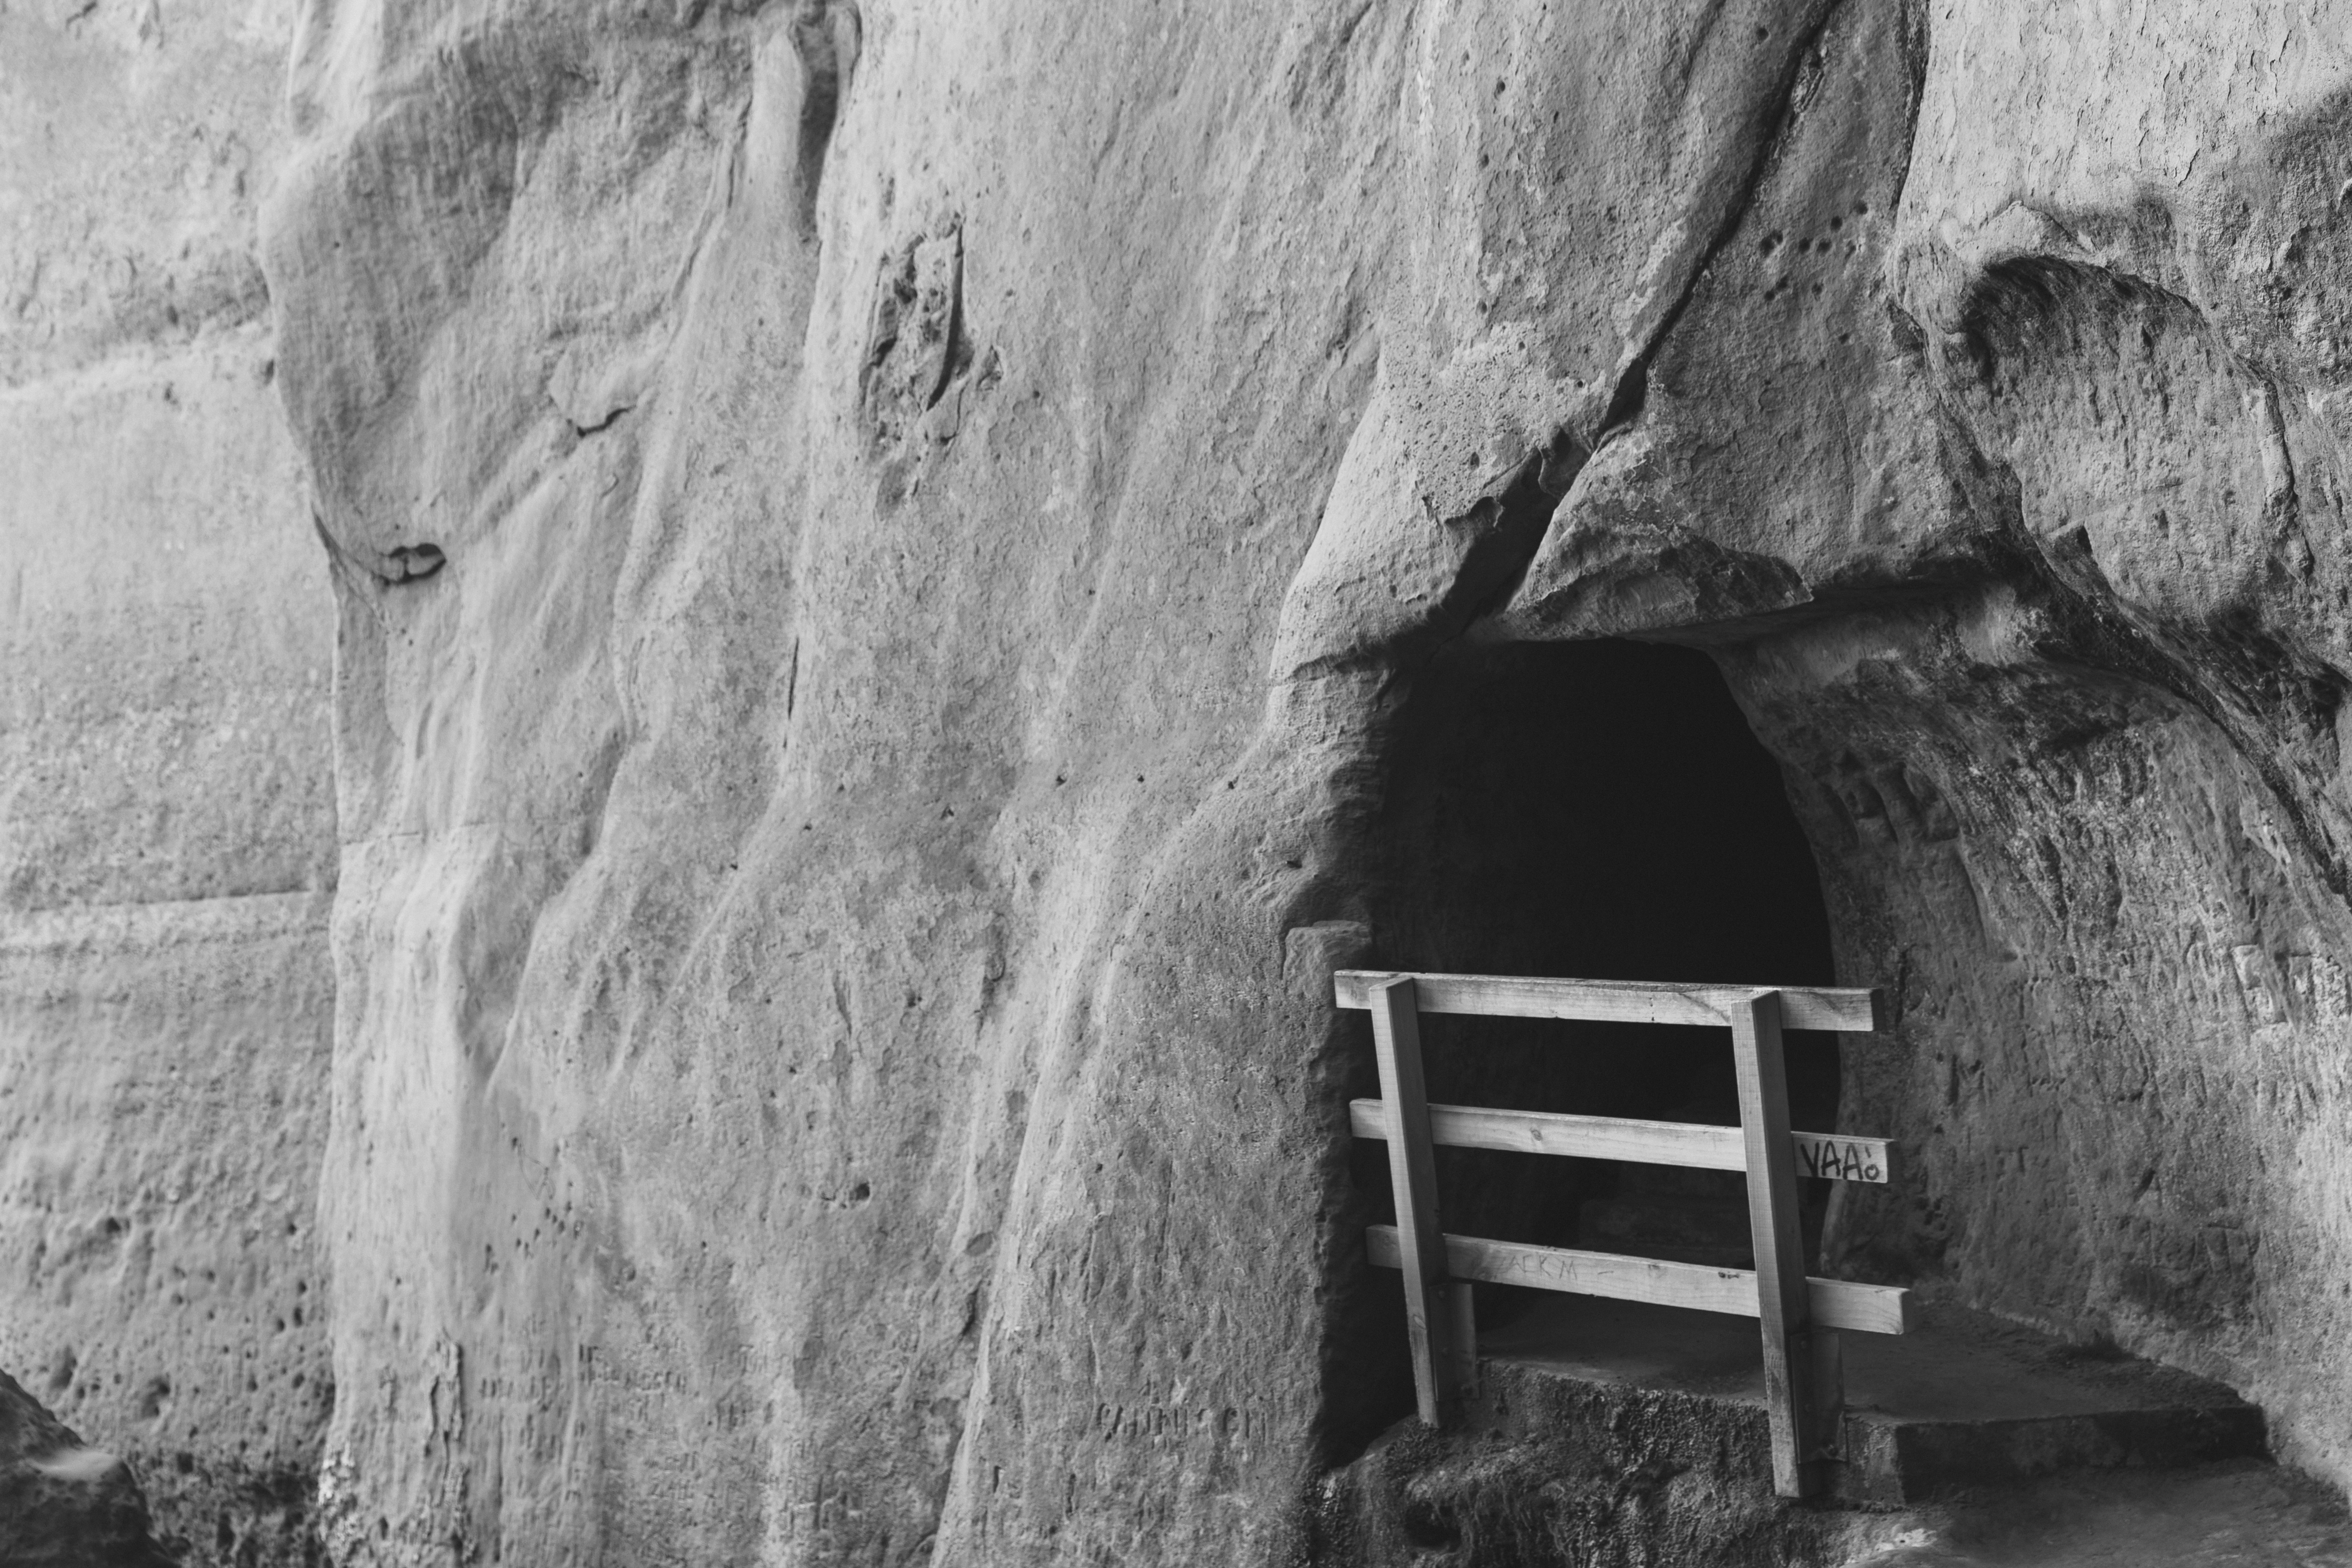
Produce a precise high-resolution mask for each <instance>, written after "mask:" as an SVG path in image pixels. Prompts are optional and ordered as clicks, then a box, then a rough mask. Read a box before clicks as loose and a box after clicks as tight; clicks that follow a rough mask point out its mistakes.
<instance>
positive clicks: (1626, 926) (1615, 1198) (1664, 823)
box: [1353, 640, 1839, 1321]
mask: <svg viewBox="0 0 2352 1568" xmlns="http://www.w3.org/2000/svg"><path fill="white" fill-rule="evenodd" d="M1397 722H1398V729H1397V731H1396V734H1395V739H1394V742H1393V744H1392V747H1391V752H1390V762H1391V769H1390V772H1389V774H1388V779H1387V793H1386V795H1385V801H1384V807H1383V816H1382V819H1381V825H1380V836H1381V844H1382V846H1383V855H1384V860H1385V863H1384V865H1383V868H1382V871H1383V879H1382V883H1381V887H1382V892H1381V903H1380V908H1379V909H1378V910H1377V921H1376V928H1375V929H1376V931H1377V939H1378V952H1379V955H1380V958H1379V962H1380V963H1381V964H1382V965H1383V966H1387V967H1394V968H1404V969H1420V970H1451V971H1463V972H1479V973H1506V974H1534V975H1560V976H1573V977H1580V978H1590V979H1615V980H1664V981H1693V982H1734V983H1741V982H1745V983H1755V984H1771V983H1780V984H1832V983H1834V981H1835V979H1836V976H1835V973H1834V969H1833V966H1832V958H1831V946H1830V936H1829V925H1828V917H1827V915H1826V913H1825V911H1824V910H1823V907H1822V894H1821V888H1820V883H1819V879H1818V876H1817V873H1816V870H1815V867H1814V862H1813V856H1812V850H1811V847H1810V845H1809V844H1808V843H1807V842H1806V839H1805V837H1804V834H1803V832H1802V830H1801V828H1800V827H1799V826H1798V824H1797V821H1796V818H1795V816H1794V815H1793V814H1792V813H1791V812H1790V807H1789V804H1788V799H1787V796H1786V795H1785V794H1784V791H1783V787H1782V780H1781V774H1780V764H1779V763H1777V762H1775V761H1774V759H1773V758H1772V757H1771V756H1770V754H1769V753H1768V752H1766V751H1765V750H1764V748H1763V747H1762V746H1761V745H1759V743H1758V742H1757V741H1756V738H1755V736H1754V735H1753V734H1752V733H1751V732H1750V731H1749V729H1748V723H1747V721H1746V720H1745V718H1744V717H1743V716H1742V715H1741V713H1740V711H1739V709H1738V705H1737V704H1736V703H1735V701H1734V700H1733V699H1732V696H1731V693H1730V690H1729V689H1728V688H1727V686H1726V685H1725V683H1724V680H1723V678H1722V676H1721V675H1720V674H1719V673H1718V672H1717V669H1716V667H1715V665H1714V663H1713V661H1712V660H1710V659H1709V658H1707V657H1706V654H1704V653H1702V652H1700V651H1698V650H1696V649H1694V648H1689V647H1672V646H1665V645H1660V644H1643V643H1633V642H1626V641H1618V640H1606V641H1592V642H1580V643H1515V644H1502V645H1486V646H1475V645H1468V644H1456V645H1454V647H1452V648H1449V649H1447V650H1445V651H1444V652H1443V653H1441V654H1440V655H1439V656H1438V657H1437V658H1435V659H1434V660H1433V664H1432V666H1431V668H1429V669H1428V670H1427V671H1426V672H1425V673H1424V674H1423V676H1422V678H1421V679H1419V680H1418V681H1416V683H1415V685H1414V688H1413V690H1412V694H1411V696H1410V698H1409V699H1408V700H1407V702H1406V704H1405V706H1404V708H1403V710H1402V712H1401V713H1400V715H1399V718H1398V721H1397ZM1422 1037H1423V1047H1424V1050H1423V1055H1424V1060H1425V1064H1426V1071H1427V1079H1428V1089H1429V1094H1430V1098H1431V1099H1432V1100H1433V1101H1437V1102H1450V1103H1455V1104H1469V1105H1491V1106H1502V1107H1510V1108H1515V1109H1520V1110H1563V1111H1583V1112H1588V1113H1592V1114H1598V1115H1606V1116H1632V1117H1646V1118H1654V1119H1657V1120H1662V1121H1704V1122H1714V1123H1717V1124H1722V1125H1736V1124H1737V1122H1738V1104H1737V1100H1736V1096H1735V1092H1734V1087H1733V1078H1732V1068H1731V1053H1730V1040H1729V1035H1728V1033H1727V1031H1724V1030H1716V1029H1685V1028H1669V1027H1663V1026H1644V1025H1610V1024H1580V1023H1561V1022H1556V1021H1551V1020H1536V1019H1498V1018H1454V1017H1440V1016H1425V1017H1424V1018H1423V1026H1422ZM1370 1057H1371V1053H1370V1031H1369V1027H1368V1028H1367V1029H1366V1031H1365V1046H1364V1049H1363V1051H1362V1058H1363V1059H1362V1062H1361V1064H1360V1067H1361V1071H1360V1079H1361V1080H1362V1083H1363V1085H1364V1087H1361V1088H1359V1089H1357V1090H1356V1092H1358V1093H1360V1094H1364V1095H1377V1094H1378V1093H1379V1089H1378V1087H1377V1079H1376V1078H1375V1077H1374V1076H1373V1070H1374V1069H1373V1067H1372V1063H1371V1059H1370ZM1788 1059H1789V1079H1790V1110H1791V1113H1792V1119H1793V1121H1794V1122H1795V1124H1796V1125H1797V1126H1799V1127H1804V1128H1812V1129H1818V1130H1822V1131H1828V1130H1832V1129H1834V1128H1835V1126H1836V1116H1837V1102H1838V1089H1839V1078H1838V1057H1837V1042H1836V1038H1835V1037H1833V1036H1827V1035H1820V1034H1811V1033H1791V1034H1790V1036H1789V1037H1788ZM1353 1158H1354V1176H1355V1182H1356V1186H1357V1189H1358V1191H1359V1192H1360V1194H1361V1195H1362V1197H1363V1199H1364V1201H1365V1202H1366V1204H1367V1205H1368V1206H1369V1207H1370V1208H1371V1209H1373V1210H1375V1211H1377V1213H1378V1215H1379V1217H1381V1218H1382V1219H1386V1218H1389V1217H1391V1211H1390V1204H1389V1195H1388V1178H1387V1167H1386V1163H1385V1160H1386V1152H1385V1146H1384V1145H1382V1144H1380V1143H1376V1142H1366V1143H1362V1144H1360V1145H1358V1146H1357V1149H1356V1151H1355V1153H1354V1156H1353ZM1804 1185H1805V1186H1806V1188H1807V1189H1809V1190H1808V1192H1807V1194H1806V1197H1807V1209H1808V1213H1809V1217H1810V1218H1811V1222H1812V1225H1811V1227H1809V1228H1813V1229H1815V1230H1817V1227H1818V1224H1819V1219H1820V1212H1821V1208H1822V1203H1823V1201H1824V1199H1825V1197H1826V1191H1825V1189H1826V1188H1827V1186H1828V1185H1829V1184H1827V1183H1811V1182H1809V1183H1806V1184H1804ZM1438 1186H1439V1192H1440V1201H1441V1222H1442V1224H1443V1225H1444V1228H1445V1229H1447V1230H1449V1231H1454V1232H1459V1233H1463V1234H1469V1235H1476V1236H1486V1237H1496V1238H1498V1239H1502V1240H1509V1241H1527V1242H1536V1243H1541V1244H1545V1245H1550V1246H1569V1247H1591V1248H1594V1249H1597V1250H1602V1251H1611V1252H1627V1253H1637V1254H1642V1255H1644V1256H1652V1257H1662V1258H1679V1259H1682V1260H1685V1261H1690V1262H1705V1263H1715V1264H1721V1265H1724V1266H1738V1267H1745V1266H1747V1265H1748V1263H1749V1262H1750V1259H1749V1257H1748V1240H1747V1219H1746V1210H1745V1202H1744V1198H1743V1196H1742V1178H1741V1177H1740V1176H1738V1174H1736V1173H1727V1172H1701V1171H1681V1170H1675V1169H1671V1168H1666V1167H1657V1166H1621V1165H1618V1164H1615V1163H1608V1162H1598V1161H1580V1160H1563V1159H1556V1158H1546V1157H1543V1156H1538V1155H1530V1154H1514V1153H1502V1152H1490V1151H1483V1150H1454V1149H1441V1150H1439V1151H1438ZM1518 1297H1519V1293H1517V1292H1515V1291H1511V1290H1508V1289H1499V1288H1495V1289H1490V1288H1488V1287H1483V1286H1482V1287H1481V1288H1480V1305H1479V1310H1480V1313H1481V1316H1482V1319H1484V1320H1486V1321H1502V1320H1504V1319H1507V1317H1508V1316H1509V1315H1510V1314H1511V1312H1512V1311H1513V1310H1514V1309H1515V1307H1516V1305H1517V1300H1518Z"/></svg>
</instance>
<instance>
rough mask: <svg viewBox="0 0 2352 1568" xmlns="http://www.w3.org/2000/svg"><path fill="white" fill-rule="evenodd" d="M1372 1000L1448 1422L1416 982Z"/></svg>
mask: <svg viewBox="0 0 2352 1568" xmlns="http://www.w3.org/2000/svg"><path fill="white" fill-rule="evenodd" d="M1371 1004H1372V1005H1371V1014H1372V1045H1373V1047H1374V1049H1375V1050H1376V1051H1377V1053H1378V1054H1379V1057H1380V1064H1381V1105H1382V1106H1383V1107H1384V1109H1385V1112H1386V1119H1387V1121H1388V1145H1389V1186H1390V1188H1391V1191H1393V1192H1394V1193H1395V1194H1396V1215H1397V1241H1398V1244H1399V1248H1400V1250H1401V1251H1402V1253H1403V1264H1404V1318H1405V1329H1406V1331H1407V1333H1408V1334H1409V1335H1410V1336H1411V1338H1412V1384H1413V1393H1414V1395H1415V1396H1416V1398H1417V1399H1418V1401H1419V1403H1420V1406H1421V1418H1422V1420H1423V1422H1425V1423H1427V1424H1428V1425H1429V1426H1444V1424H1445V1417H1446V1415H1447V1414H1448V1413H1449V1411H1450V1408H1451V1407H1452V1406H1453V1405H1454V1403H1455V1402H1456V1400H1457V1398H1458V1397H1459V1394H1460V1390H1461V1384H1460V1379H1459V1377H1458V1375H1457V1372H1456V1362H1457V1358H1456V1354H1455V1347H1454V1337H1453V1335H1452V1334H1451V1333H1450V1332H1449V1331H1448V1327H1447V1312H1446V1300H1445V1295H1444V1289H1443V1286H1444V1280H1445V1237H1444V1235H1443V1234H1442V1233H1440V1231H1439V1230H1438V1228H1437V1165H1436V1162H1435V1160H1434V1158H1433V1156H1432V1154H1431V1152H1430V1147H1431V1146H1430V1141H1429V1096H1428V1094H1427V1092H1426V1091H1425V1090H1424V1089H1423V1086H1422V1077H1421V1015H1420V1011H1419V1006H1418V1004H1417V1002H1416V1000H1415V997H1414V994H1413V984H1412V980H1411V979H1409V978H1408V979H1398V980H1386V981H1382V982H1380V983H1379V984H1375V985H1374V986H1373V987H1372V994H1371ZM1775 1038H1776V1039H1777V1036H1776V1037H1775ZM1782 1125H1783V1127H1784V1128H1785V1127H1786V1125H1787V1118H1786V1117H1785V1116H1784V1117H1783V1118H1782ZM1787 1143H1788V1135H1787V1133H1786V1131H1783V1132H1782V1134H1781V1144H1782V1157H1783V1158H1784V1159H1787V1158H1793V1156H1790V1154H1789V1152H1788V1150H1787ZM1792 1190H1793V1189H1792Z"/></svg>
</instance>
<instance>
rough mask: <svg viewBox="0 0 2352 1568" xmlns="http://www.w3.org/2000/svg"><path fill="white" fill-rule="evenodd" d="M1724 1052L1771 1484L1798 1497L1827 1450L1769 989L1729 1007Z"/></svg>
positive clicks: (1774, 1004) (1785, 1092) (1816, 1478)
mask: <svg viewBox="0 0 2352 1568" xmlns="http://www.w3.org/2000/svg"><path fill="white" fill-rule="evenodd" d="M1731 1054H1732V1058H1733V1062H1734V1065H1735V1066H1736V1067H1737V1068H1738V1074H1739V1126H1740V1131H1741V1132H1742V1134H1743V1135H1744V1137H1745V1139H1746V1142H1747V1145H1748V1229H1749V1232H1750V1234H1751V1235H1752V1236H1753V1237H1754V1238H1755V1242H1756V1307H1757V1316H1758V1317H1759V1319H1761V1320H1762V1323H1763V1333H1764V1401H1765V1405H1766V1406H1767V1407H1768V1409H1769V1411H1770V1414H1771V1420H1772V1485H1773V1489H1775V1490H1776V1491H1778V1492H1779V1493H1780V1495H1781V1496H1782V1497H1791V1498H1795V1497H1805V1496H1807V1495H1809V1494H1810V1493H1811V1492H1812V1491H1813V1490H1814V1489H1815V1488H1816V1487H1817V1486H1818V1484H1819V1482H1820V1479H1821V1475H1820V1469H1821V1467H1820V1465H1819V1463H1818V1460H1819V1459H1820V1458H1821V1456H1822V1452H1823V1451H1824V1450H1825V1449H1826V1448H1828V1447H1830V1446H1831V1441H1830V1434H1829V1431H1828V1427H1829V1426H1831V1425H1832V1419H1831V1418H1829V1417H1828V1416H1827V1414H1826V1412H1825V1411H1824V1410H1823V1408H1822V1406H1823V1405H1824V1404H1829V1403H1834V1402H1833V1401H1829V1400H1825V1399H1824V1397H1823V1390H1822V1388H1821V1386H1820V1383H1819V1378H1818V1373H1817V1370H1816V1366H1815V1355H1814V1343H1813V1327H1812V1306H1811V1300H1809V1296H1808V1291H1807V1289H1806V1286H1805V1237H1804V1230H1803V1227H1802V1226H1801V1224H1800V1222H1799V1217H1798V1210H1797V1162H1796V1153H1795V1151H1794V1149H1793V1148H1792V1146H1791V1145H1790V1141H1789V1078H1788V1072H1787V1069H1786V1068H1785V1066H1784V1065H1783V1062H1782V1058H1781V1051H1780V993H1779V992H1777V991H1759V992H1757V993H1755V994H1753V995H1752V996H1750V997H1749V998H1748V1000H1747V1001H1746V1002H1745V1003H1744V1004H1742V1005H1737V1006H1735V1007H1734V1008H1733V1009H1732V1013H1731ZM1824 1348H1827V1347H1824ZM1822 1370H1826V1369H1822Z"/></svg>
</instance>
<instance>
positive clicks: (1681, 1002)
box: [1332, 969, 1886, 1034]
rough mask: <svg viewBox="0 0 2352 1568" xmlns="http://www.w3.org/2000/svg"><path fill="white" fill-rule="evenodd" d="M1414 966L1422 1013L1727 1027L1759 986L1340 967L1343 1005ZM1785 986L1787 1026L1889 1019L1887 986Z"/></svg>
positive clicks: (1870, 1025) (1877, 1023)
mask: <svg viewBox="0 0 2352 1568" xmlns="http://www.w3.org/2000/svg"><path fill="white" fill-rule="evenodd" d="M1408 973H1409V974H1412V980H1413V987H1414V991H1415V994H1416V995H1417V997H1418V999H1419V1001H1420V1003H1421V1010H1422V1011H1423V1012H1424V1013H1470V1014H1476V1015H1480V1016H1486V1017H1504V1018H1576V1019H1581V1020H1584V1021H1587V1022H1591V1023H1606V1024H1697V1025H1701V1026H1707V1027H1713V1028H1728V1027H1730V1026H1731V1017H1730V1012H1729V1009H1730V1007H1731V1005H1732V1004H1733V1003H1735V1002H1738V1001H1740V1000H1742V999H1744V998H1746V997H1748V996H1749V995H1752V994H1754V993H1755V992H1756V991H1757V990H1758V989H1759V987H1757V986H1754V985H1670V984H1660V983H1658V982H1655V981H1647V980H1552V979H1547V978H1542V977H1538V976H1531V975H1511V974H1423V973H1417V972H1414V971H1410V970H1402V969H1397V970H1388V969H1342V970H1340V971H1339V973H1336V974H1334V975H1333V976H1332V980H1333V982H1334V984H1335V987H1336V989H1337V991H1338V993H1339V1005H1340V1006H1342V1007H1356V1008H1362V1007H1366V1006H1369V1005H1370V994H1371V988H1372V986H1373V985H1374V984H1376V983H1378V982H1380V981H1382V980H1393V979H1395V978H1396V977H1397V976H1399V975H1402V974H1408ZM1780 1022H1781V1026H1782V1027H1783V1028H1789V1029H1838V1030H1843V1031H1845V1032H1847V1033H1852V1034H1867V1033H1869V1032H1870V1031H1872V1030H1874V1029H1880V1028H1884V1027H1885V1024H1886V998H1885V993H1884V992H1880V991H1876V990H1863V989H1859V988H1855V987H1849V986H1832V985H1791V986H1784V987H1781V988H1780Z"/></svg>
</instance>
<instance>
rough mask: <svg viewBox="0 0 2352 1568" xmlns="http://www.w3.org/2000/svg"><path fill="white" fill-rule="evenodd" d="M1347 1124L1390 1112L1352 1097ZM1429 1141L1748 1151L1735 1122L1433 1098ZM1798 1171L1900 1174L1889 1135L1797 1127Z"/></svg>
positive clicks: (1740, 1164)
mask: <svg viewBox="0 0 2352 1568" xmlns="http://www.w3.org/2000/svg"><path fill="white" fill-rule="evenodd" d="M1348 1121H1349V1126H1350V1127H1351V1128H1352V1129H1353V1130H1354V1131H1355V1134H1356V1136H1357V1137H1359V1138H1385V1137H1386V1136H1387V1135H1388V1131H1387V1127H1388V1124H1387V1120H1386V1113H1385V1112H1384V1111H1383V1110H1382V1109H1381V1102H1380V1101H1379V1100H1350V1101H1349V1104H1348ZM1429 1135H1430V1141H1431V1142H1434V1143H1442V1144H1444V1145H1445V1146H1446V1147H1447V1148H1450V1149H1504V1150H1508V1151H1510V1152H1513V1153H1519V1154H1567V1155H1572V1156H1574V1157H1576V1158H1578V1159H1583V1160H1630V1161H1633V1162H1634V1163H1638V1164H1643V1165H1683V1166H1686V1167H1689V1168H1691V1169H1694V1170H1701V1171H1744V1170H1746V1169H1747V1168H1748V1160H1747V1153H1746V1151H1745V1149H1744V1148H1743V1146H1742V1145H1741V1143H1740V1133H1739V1129H1738V1128H1737V1127H1708V1126H1706V1125H1703V1124H1701V1123H1698V1122H1693V1121H1635V1120H1633V1118H1631V1117H1621V1116H1573V1115H1565V1114H1562V1113H1560V1112H1557V1111H1548V1110H1488V1109H1486V1108H1485V1107H1483V1106H1475V1105H1434V1104H1433V1105H1432V1106H1431V1107H1430V1108H1429ZM1789 1140H1790V1142H1791V1143H1793V1144H1795V1145H1796V1150H1797V1173H1798V1174H1799V1175H1802V1176H1827V1177H1830V1178H1832V1180H1835V1181H1843V1182H1875V1183H1878V1184H1882V1185H1883V1184H1885V1183H1886V1182H1887V1181H1888V1180H1889V1179H1891V1177H1892V1176H1893V1174H1894V1168H1893V1156H1894V1150H1893V1148H1892V1146H1891V1145H1889V1144H1888V1142H1886V1140H1885V1139H1884V1138H1847V1137H1842V1136H1839V1135H1837V1134H1834V1133H1828V1132H1791V1133H1790V1135H1789Z"/></svg>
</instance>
